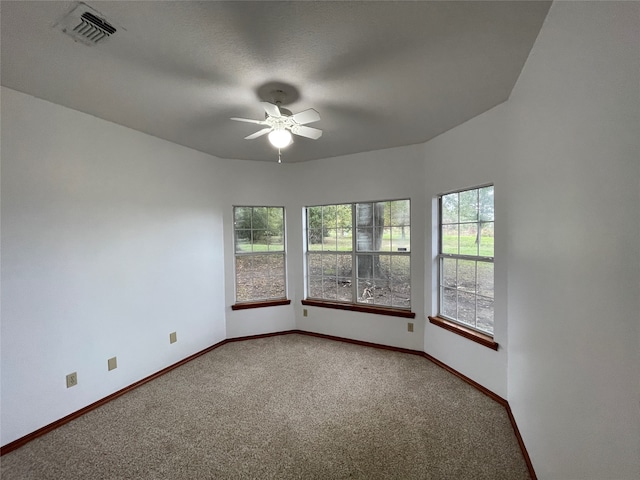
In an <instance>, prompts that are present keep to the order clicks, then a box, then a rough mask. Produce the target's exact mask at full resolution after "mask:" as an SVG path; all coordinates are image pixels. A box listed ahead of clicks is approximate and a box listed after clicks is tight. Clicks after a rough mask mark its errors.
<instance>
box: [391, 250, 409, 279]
mask: <svg viewBox="0 0 640 480" xmlns="http://www.w3.org/2000/svg"><path fill="white" fill-rule="evenodd" d="M391 280H392V282H393V283H396V282H401V283H404V282H409V281H410V280H411V261H410V259H409V257H406V256H399V255H394V256H393V257H391Z"/></svg>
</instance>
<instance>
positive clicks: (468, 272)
mask: <svg viewBox="0 0 640 480" xmlns="http://www.w3.org/2000/svg"><path fill="white" fill-rule="evenodd" d="M458 289H460V290H464V291H466V292H471V293H475V291H476V262H475V261H473V260H458Z"/></svg>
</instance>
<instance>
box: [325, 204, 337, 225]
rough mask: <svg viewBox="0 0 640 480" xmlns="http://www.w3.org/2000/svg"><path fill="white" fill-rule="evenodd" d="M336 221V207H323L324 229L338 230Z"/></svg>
mask: <svg viewBox="0 0 640 480" xmlns="http://www.w3.org/2000/svg"><path fill="white" fill-rule="evenodd" d="M336 220H337V219H336V206H335V205H325V206H324V207H322V224H323V227H324V228H336V227H337V226H338V224H337V221H336Z"/></svg>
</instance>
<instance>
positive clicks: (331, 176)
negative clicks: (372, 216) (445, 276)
mask: <svg viewBox="0 0 640 480" xmlns="http://www.w3.org/2000/svg"><path fill="white" fill-rule="evenodd" d="M422 149H423V147H422V146H420V145H417V146H408V147H401V148H392V149H388V150H379V151H375V152H367V153H361V154H357V155H348V156H344V157H337V158H330V159H324V160H317V161H312V162H305V163H302V164H295V165H291V170H292V175H293V180H292V181H291V184H290V187H289V190H290V192H291V198H292V202H291V204H290V208H289V212H290V217H294V220H295V222H296V223H295V224H292V223H291V222H290V227H292V232H291V233H290V238H289V240H290V244H289V245H290V249H289V258H290V261H291V262H292V264H293V266H294V269H293V271H292V277H291V283H293V284H295V285H298V286H299V287H298V289H297V290H296V291H295V292H294V296H292V300H293V301H294V303H295V309H296V310H295V312H296V324H297V326H298V328H300V329H302V330H306V331H311V332H319V333H324V334H327V335H335V336H339V337H345V338H352V339H356V340H363V341H368V342H374V343H381V344H385V345H393V346H397V347H402V348H409V349H413V350H422V348H423V335H424V324H425V316H424V281H423V265H424V249H423V248H422V245H424V239H425V223H424V222H425V217H424V211H425V198H424V186H423V180H422V179H423V174H422V172H423V169H424V162H423V153H422ZM403 198H410V199H411V248H412V251H411V285H412V289H411V306H412V308H411V309H412V311H413V312H415V313H416V318H415V319H407V318H401V317H390V316H382V315H374V314H368V313H360V312H346V311H343V310H333V309H328V308H318V307H311V306H305V308H307V310H308V312H309V315H308V316H307V317H304V316H302V305H301V304H300V300H302V299H303V298H304V290H303V288H302V286H303V285H304V277H303V265H304V262H303V251H302V243H303V242H302V227H303V224H302V209H303V207H305V206H308V205H324V204H331V203H350V202H360V201H369V200H393V199H403ZM294 262H295V263H294ZM407 322H413V323H414V332H413V333H410V332H408V331H407Z"/></svg>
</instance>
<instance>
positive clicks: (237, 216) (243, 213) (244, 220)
mask: <svg viewBox="0 0 640 480" xmlns="http://www.w3.org/2000/svg"><path fill="white" fill-rule="evenodd" d="M251 210H252V208H251V207H234V208H233V222H234V226H235V228H236V229H250V228H251Z"/></svg>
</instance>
